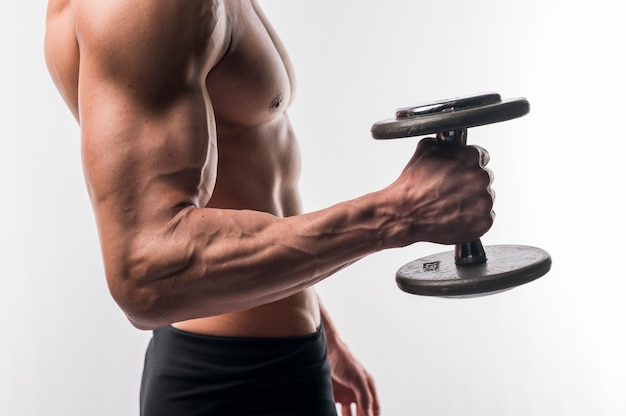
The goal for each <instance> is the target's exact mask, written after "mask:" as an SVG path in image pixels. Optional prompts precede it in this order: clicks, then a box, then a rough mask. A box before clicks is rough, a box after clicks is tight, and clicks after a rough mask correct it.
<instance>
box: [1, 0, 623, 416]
mask: <svg viewBox="0 0 626 416" xmlns="http://www.w3.org/2000/svg"><path fill="white" fill-rule="evenodd" d="M229 1H233V0H229ZM261 3H262V5H263V6H264V7H265V11H266V13H267V15H268V16H269V17H270V19H271V20H272V21H273V22H274V25H275V27H276V29H277V31H278V32H279V34H280V35H281V37H282V38H283V41H284V43H285V44H286V45H287V47H288V49H289V51H290V53H291V56H292V59H293V62H294V65H295V67H296V71H297V74H298V92H297V100H296V102H295V104H294V106H293V109H292V111H291V117H292V121H293V123H294V125H295V128H296V131H297V132H298V134H299V137H300V140H301V145H302V151H303V159H304V172H303V178H302V190H303V196H304V202H305V208H306V209H307V210H309V211H310V210H315V209H319V208H323V207H326V206H328V205H331V204H333V203H336V202H339V201H341V200H345V199H349V198H352V197H356V196H358V195H361V194H363V193H366V192H370V191H373V190H377V189H379V188H381V187H383V186H385V185H387V184H388V183H389V182H390V181H392V180H393V179H395V177H396V175H397V174H398V173H399V171H400V169H401V168H402V167H403V166H404V163H405V162H406V160H407V158H408V157H409V154H410V153H411V151H412V149H413V148H414V146H415V144H416V139H406V140H399V141H392V142H376V141H374V140H372V139H371V138H370V136H369V129H370V126H371V124H372V123H373V122H375V121H378V120H380V119H383V118H388V117H391V116H392V115H393V112H394V110H395V109H396V107H399V106H404V105H410V104H415V103H417V102H423V101H429V100H436V99H442V98H449V97H454V96H459V95H466V94H473V93H477V92H489V91H494V92H499V93H501V94H502V96H503V97H505V98H507V97H515V96H525V97H526V98H528V99H529V101H530V103H531V106H532V110H531V113H530V114H529V115H528V116H527V117H525V118H522V119H519V120H514V121H510V122H507V123H502V124H496V125H491V126H485V127H480V128H475V129H472V130H470V135H469V141H470V142H471V143H476V144H480V145H482V146H484V147H486V148H487V149H488V150H489V151H490V153H491V157H492V161H491V164H490V167H491V168H492V169H493V170H494V172H495V175H496V182H495V184H494V186H495V188H496V192H497V195H498V196H497V201H496V207H495V209H496V212H497V214H498V217H497V219H496V223H495V225H494V227H493V229H492V230H491V231H490V232H489V233H488V234H487V235H486V236H485V237H484V239H483V241H484V243H485V244H505V243H506V244H528V245H536V246H540V247H542V248H544V249H546V250H548V251H549V252H550V253H551V254H552V257H553V262H554V263H553V269H552V271H551V272H550V273H549V274H548V275H547V276H545V277H544V278H542V279H540V280H538V281H536V282H533V283H531V284H528V285H525V286H523V287H520V288H517V289H515V290H512V291H509V292H506V293H503V294H499V295H496V296H490V297H483V298H477V299H469V300H450V299H438V298H424V297H417V296H412V295H407V294H405V293H403V292H401V291H400V290H398V289H397V288H396V285H395V282H394V273H395V270H396V269H397V268H398V267H399V266H400V265H402V264H404V263H406V262H408V261H411V260H413V259H415V258H417V257H421V256H423V255H426V254H429V253H433V252H438V251H442V250H445V249H447V248H442V247H438V246H435V245H430V244H418V245H415V246H413V247H409V248H406V249H401V250H393V251H387V252H383V253H378V254H376V255H373V256H371V257H369V258H367V259H365V260H363V261H361V262H359V263H357V264H356V265H354V266H352V267H351V268H349V269H347V270H345V271H343V272H341V273H340V274H339V275H337V276H335V277H333V278H331V279H329V280H327V281H325V282H323V283H322V284H321V285H320V287H319V291H320V293H321V294H322V296H323V298H324V299H325V303H326V306H327V308H328V309H329V310H330V311H331V313H332V315H333V316H334V320H335V321H336V325H337V326H338V327H339V329H340V330H341V333H342V334H343V337H344V339H345V341H346V342H347V343H348V344H349V345H350V347H351V348H352V349H353V351H354V352H355V353H356V354H357V356H358V357H359V358H360V359H361V360H362V361H363V362H364V363H365V364H366V365H367V367H368V369H369V370H370V372H371V373H373V374H374V375H375V377H376V380H377V384H378V388H379V393H380V398H381V402H382V406H383V410H384V414H386V415H400V416H402V415H408V416H411V415H433V416H434V415H437V416H456V415H459V416H460V415H463V416H485V415H490V416H491V415H493V416H502V415H506V416H514V415H520V416H529V415H532V416H542V415H551V416H554V415H559V416H572V415H581V416H583V415H585V416H587V415H594V416H598V415H626V394H624V392H625V391H626V354H625V351H626V340H625V337H624V333H625V324H624V321H625V319H626V305H625V304H624V294H623V292H624V290H625V289H626V283H625V280H626V273H625V272H624V270H625V269H624V255H625V253H624V249H623V245H624V238H623V236H624V232H625V231H626V229H625V224H624V211H625V209H624V202H623V196H624V184H623V182H624V180H623V179H624V176H625V175H624V163H623V155H624V150H625V149H626V146H625V145H624V141H625V140H626V138H625V137H624V131H625V129H624V127H623V120H624V114H625V112H624V105H623V103H624V96H625V92H626V91H625V83H624V74H625V73H626V68H625V65H624V61H623V50H624V45H623V43H624V39H626V33H625V30H624V25H623V22H622V16H623V13H622V11H621V10H622V9H621V8H620V7H619V2H617V1H610V0H598V1H594V2H582V1H577V0H574V1H562V0H548V1H546V0H527V1H524V2H512V1H503V0H479V1H471V2H469V1H463V0H437V1H428V2H427V1H413V0H377V1H366V0H363V1H359V2H358V3H357V2H347V1H344V2H339V1H329V0H323V1H315V2H303V1H279V0H263V1H262V2H261ZM44 16H45V1H43V0H30V1H10V2H9V1H3V2H2V3H0V46H1V49H0V50H1V59H2V61H1V62H0V190H1V192H0V198H1V204H0V318H1V319H2V325H1V326H0V414H2V415H7V416H22V415H27V416H34V415H46V416H48V415H53V416H56V415H59V416H83V415H90V416H99V415H116V416H117V415H134V414H137V413H138V412H137V408H138V405H137V397H138V388H139V380H140V372H141V368H142V359H143V353H144V349H145V345H146V342H147V340H148V337H149V334H148V333H145V332H140V331H138V330H136V329H134V328H132V327H131V326H130V324H128V323H127V321H126V320H125V318H124V316H123V315H122V313H121V312H120V311H119V310H118V308H117V306H116V305H115V304H114V302H113V301H112V300H111V298H110V296H109V294H108V292H107V287H106V283H105V279H104V276H103V272H102V266H101V260H100V253H99V248H98V240H97V235H96V230H95V226H94V222H93V217H92V213H91V208H90V205H89V201H88V198H87V195H86V191H85V188H84V183H83V179H82V172H81V164H80V159H79V131H78V127H77V126H76V124H75V122H74V120H73V119H72V117H71V115H70V113H69V111H68V110H67V109H66V108H65V106H64V104H63V102H62V101H61V99H60V98H59V95H58V93H57V92H56V90H55V89H54V87H53V85H52V83H51V81H50V79H49V76H48V74H47V71H46V69H45V65H44V62H43V54H42V38H43V31H44ZM155 70H156V69H155Z"/></svg>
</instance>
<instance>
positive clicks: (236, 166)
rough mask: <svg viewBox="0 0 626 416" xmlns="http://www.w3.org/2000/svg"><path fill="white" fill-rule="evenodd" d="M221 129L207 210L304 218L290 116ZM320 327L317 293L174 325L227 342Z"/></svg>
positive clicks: (310, 291)
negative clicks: (239, 338)
mask: <svg viewBox="0 0 626 416" xmlns="http://www.w3.org/2000/svg"><path fill="white" fill-rule="evenodd" d="M217 130H218V134H217V136H218V167H217V181H216V184H215V189H214V192H213V195H212V197H211V199H210V200H209V203H208V206H211V207H213V208H225V209H249V210H256V211H264V212H269V213H271V214H273V215H275V216H277V217H285V216H290V215H297V214H300V213H301V207H300V198H299V194H298V190H297V182H298V176H299V170H300V160H299V149H298V147H297V143H296V138H295V135H294V134H293V131H292V129H291V125H290V123H289V120H288V118H287V116H286V114H284V113H283V114H281V115H278V116H277V117H276V118H274V119H273V120H271V121H269V122H267V123H264V124H263V125H260V126H256V127H252V128H251V127H250V126H247V127H245V128H243V129H240V128H237V127H233V126H232V125H231V126H226V125H224V124H220V123H219V121H218V122H217ZM319 325H320V309H319V304H318V299H317V295H316V293H315V290H314V289H313V288H308V289H305V290H303V291H301V292H299V293H296V294H295V295H292V296H290V297H287V298H285V299H281V300H279V301H276V302H272V303H269V304H266V305H261V306H258V307H255V308H252V309H249V310H244V311H239V312H234V313H229V314H225V315H219V316H212V317H206V318H199V319H192V320H188V321H183V322H177V323H175V324H173V326H174V327H176V328H178V329H182V330H185V331H190V332H196V333H201V334H205V335H216V336H228V337H290V336H302V335H308V334H311V333H313V332H315V331H316V330H317V328H318V327H319Z"/></svg>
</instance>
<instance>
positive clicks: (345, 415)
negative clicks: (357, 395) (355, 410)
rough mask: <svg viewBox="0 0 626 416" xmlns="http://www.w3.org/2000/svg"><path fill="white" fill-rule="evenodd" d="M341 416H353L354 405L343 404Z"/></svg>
mask: <svg viewBox="0 0 626 416" xmlns="http://www.w3.org/2000/svg"><path fill="white" fill-rule="evenodd" d="M341 416H352V405H351V404H350V403H342V404H341Z"/></svg>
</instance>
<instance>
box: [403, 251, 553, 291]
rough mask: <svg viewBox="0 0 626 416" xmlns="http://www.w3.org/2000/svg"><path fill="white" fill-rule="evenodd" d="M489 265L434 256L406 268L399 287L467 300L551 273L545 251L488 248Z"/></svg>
mask: <svg viewBox="0 0 626 416" xmlns="http://www.w3.org/2000/svg"><path fill="white" fill-rule="evenodd" d="M485 252H486V254H487V262H486V263H482V264H471V265H462V266H458V265H456V264H455V263H454V251H447V252H443V253H438V254H434V255H432V256H427V257H423V258H421V259H418V260H414V261H412V262H410V263H407V264H405V265H404V266H402V267H401V268H400V269H399V270H398V272H397V273H396V283H397V284H398V287H400V289H402V290H403V291H405V292H407V293H411V294H414V295H424V296H442V297H457V296H458V297H464V296H472V295H478V294H489V293H495V292H500V291H503V290H506V289H510V288H512V287H515V286H519V285H522V284H524V283H528V282H531V281H533V280H535V279H537V278H539V277H541V276H543V275H544V274H546V273H548V271H549V270H550V267H551V265H552V259H551V258H550V255H549V254H548V253H547V252H546V251H545V250H543V249H540V248H537V247H530V246H520V245H499V246H487V247H485Z"/></svg>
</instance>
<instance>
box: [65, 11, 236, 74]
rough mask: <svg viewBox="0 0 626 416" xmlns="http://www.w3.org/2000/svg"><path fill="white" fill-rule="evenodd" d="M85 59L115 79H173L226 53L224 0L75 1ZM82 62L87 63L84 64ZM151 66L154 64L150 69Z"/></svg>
mask: <svg viewBox="0 0 626 416" xmlns="http://www.w3.org/2000/svg"><path fill="white" fill-rule="evenodd" d="M75 2H76V7H75V8H76V33H77V38H78V43H79V47H80V52H81V56H83V55H87V56H88V57H89V58H91V59H95V60H97V61H98V65H99V66H100V68H102V69H103V70H106V71H109V73H110V74H111V75H116V74H117V75H119V71H120V70H121V71H122V73H123V74H125V75H132V74H135V75H137V76H144V75H146V74H145V73H143V72H145V71H146V70H152V71H155V72H156V71H158V72H161V73H163V75H164V76H165V77H168V78H169V79H171V78H172V77H175V76H176V75H177V74H175V73H172V72H168V71H175V70H176V71H181V73H180V74H178V75H180V76H185V74H186V75H187V76H189V72H188V71H189V70H190V68H198V67H205V66H210V65H211V63H212V61H213V60H217V59H219V57H221V54H223V53H224V51H223V50H222V49H225V47H224V46H223V45H224V44H225V43H226V40H227V31H228V24H227V19H226V12H225V7H224V4H223V3H224V0H167V1H159V0H107V1H102V0H75ZM81 63H82V60H81ZM148 64H150V65H148Z"/></svg>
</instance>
